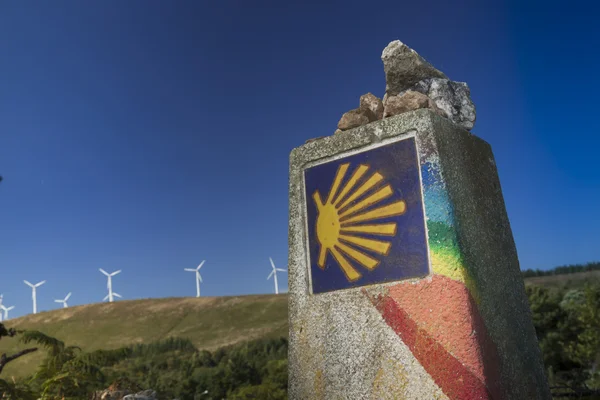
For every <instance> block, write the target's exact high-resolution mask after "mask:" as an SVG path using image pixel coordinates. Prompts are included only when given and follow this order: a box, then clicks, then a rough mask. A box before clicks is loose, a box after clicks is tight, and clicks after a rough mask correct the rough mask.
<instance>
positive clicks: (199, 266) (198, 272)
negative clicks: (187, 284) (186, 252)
mask: <svg viewBox="0 0 600 400" xmlns="http://www.w3.org/2000/svg"><path fill="white" fill-rule="evenodd" d="M205 261H206V260H202V262H201V263H200V265H198V267H196V268H184V270H185V271H189V272H195V273H196V297H200V282H202V277H201V276H200V268H202V266H203V265H204V262H205Z"/></svg>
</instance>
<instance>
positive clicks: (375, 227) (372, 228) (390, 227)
mask: <svg viewBox="0 0 600 400" xmlns="http://www.w3.org/2000/svg"><path fill="white" fill-rule="evenodd" d="M340 230H341V231H342V232H356V233H373V234H378V235H387V236H394V235H395V234H396V231H397V226H396V224H395V223H393V222H392V223H389V224H372V225H352V226H345V224H344V223H342V224H341V228H340Z"/></svg>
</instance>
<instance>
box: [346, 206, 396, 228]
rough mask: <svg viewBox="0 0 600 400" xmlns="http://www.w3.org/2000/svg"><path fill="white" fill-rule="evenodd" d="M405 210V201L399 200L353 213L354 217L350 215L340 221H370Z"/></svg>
mask: <svg viewBox="0 0 600 400" xmlns="http://www.w3.org/2000/svg"><path fill="white" fill-rule="evenodd" d="M405 211H406V203H405V202H404V201H403V200H400V201H397V202H395V203H392V204H388V205H387V206H383V207H379V208H376V209H374V210H371V211H367V212H365V213H362V214H358V215H355V216H354V217H350V218H348V219H346V220H344V221H342V223H347V224H348V223H350V222H361V221H371V220H375V219H380V218H386V217H392V216H395V215H402V214H404V212H405Z"/></svg>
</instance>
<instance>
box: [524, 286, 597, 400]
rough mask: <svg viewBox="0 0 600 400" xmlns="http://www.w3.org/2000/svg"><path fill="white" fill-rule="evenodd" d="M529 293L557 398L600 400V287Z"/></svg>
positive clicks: (530, 289)
mask: <svg viewBox="0 0 600 400" xmlns="http://www.w3.org/2000/svg"><path fill="white" fill-rule="evenodd" d="M526 291H527V295H528V297H529V302H530V305H531V311H532V318H533V324H534V326H535V330H536V334H537V337H538V340H539V344H540V348H541V350H542V355H543V358H544V364H545V366H546V373H547V376H548V381H549V383H550V385H551V387H553V393H554V394H555V397H557V398H558V397H559V396H558V395H557V394H558V393H565V397H575V396H581V397H577V398H586V399H592V398H593V399H600V284H598V283H595V284H587V285H585V286H584V287H583V288H579V289H568V290H563V289H555V288H545V287H539V286H534V285H529V286H526ZM584 396H587V397H584ZM590 396H595V397H590Z"/></svg>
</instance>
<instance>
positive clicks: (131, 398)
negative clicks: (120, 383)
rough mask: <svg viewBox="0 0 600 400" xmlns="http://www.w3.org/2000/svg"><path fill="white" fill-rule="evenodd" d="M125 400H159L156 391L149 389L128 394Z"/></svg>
mask: <svg viewBox="0 0 600 400" xmlns="http://www.w3.org/2000/svg"><path fill="white" fill-rule="evenodd" d="M123 400H157V397H156V391H154V390H152V389H148V390H144V391H142V392H139V393H136V394H128V395H127V396H125V397H123Z"/></svg>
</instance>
